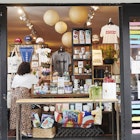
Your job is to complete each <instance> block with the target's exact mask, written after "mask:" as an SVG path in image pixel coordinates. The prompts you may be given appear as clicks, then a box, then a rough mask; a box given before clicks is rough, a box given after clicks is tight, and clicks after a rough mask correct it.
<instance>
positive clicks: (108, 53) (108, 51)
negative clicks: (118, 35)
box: [102, 46, 116, 64]
mask: <svg viewBox="0 0 140 140" xmlns="http://www.w3.org/2000/svg"><path fill="white" fill-rule="evenodd" d="M102 53H103V62H104V64H113V63H114V60H115V59H116V58H115V54H116V51H115V50H114V48H113V46H108V47H106V48H105V49H102Z"/></svg>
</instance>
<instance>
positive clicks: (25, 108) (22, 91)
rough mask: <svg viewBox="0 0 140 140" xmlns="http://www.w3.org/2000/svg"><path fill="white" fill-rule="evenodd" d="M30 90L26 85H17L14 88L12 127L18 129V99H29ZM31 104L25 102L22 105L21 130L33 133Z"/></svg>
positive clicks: (11, 114) (11, 110) (11, 115)
mask: <svg viewBox="0 0 140 140" xmlns="http://www.w3.org/2000/svg"><path fill="white" fill-rule="evenodd" d="M29 98H30V90H29V89H28V88H24V87H17V88H15V89H13V90H12V97H11V108H10V129H16V119H17V117H19V116H16V100H18V99H29ZM31 128H32V125H31V105H28V104H23V105H22V107H21V131H24V132H26V133H31Z"/></svg>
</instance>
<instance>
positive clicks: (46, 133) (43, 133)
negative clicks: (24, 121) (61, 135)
mask: <svg viewBox="0 0 140 140" xmlns="http://www.w3.org/2000/svg"><path fill="white" fill-rule="evenodd" d="M55 134H56V128H55V127H52V128H47V129H43V128H33V138H53V137H54V136H55Z"/></svg>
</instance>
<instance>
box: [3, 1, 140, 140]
mask: <svg viewBox="0 0 140 140" xmlns="http://www.w3.org/2000/svg"><path fill="white" fill-rule="evenodd" d="M9 3H11V2H9ZM24 3H25V2H24ZM42 3H44V2H42ZM51 3H52V2H51ZM74 3H75V2H73V3H71V4H70V5H73V4H74ZM120 3H123V2H120ZM36 4H37V3H36ZM83 4H85V3H83ZM98 4H100V2H99V3H97V5H98ZM104 4H106V5H108V4H109V3H104ZM13 5H14V4H13ZM37 5H38V4H37ZM42 5H43V4H42ZM46 5H50V4H46ZM52 5H53V4H52ZM63 5H65V4H63ZM78 5H80V4H78ZM114 5H115V4H114ZM118 5H119V6H120V13H119V14H120V15H119V16H120V19H119V20H120V25H119V28H120V60H121V61H120V62H121V63H120V65H121V67H120V71H121V72H120V75H121V76H120V78H121V85H120V86H121V115H120V116H121V126H120V128H121V139H122V140H129V139H135V140H137V139H139V138H138V137H139V134H140V133H139V120H137V119H138V118H133V117H139V113H138V111H139V110H138V109H139V107H138V106H137V104H138V105H139V102H135V101H133V102H132V105H131V100H132V98H133V99H134V100H139V96H138V95H137V93H138V91H139V89H137V88H136V87H134V86H136V85H138V83H139V81H134V82H138V83H137V84H136V85H133V88H135V89H134V90H133V92H136V94H135V95H136V96H137V97H135V95H133V96H132V95H131V94H132V93H131V86H132V84H131V82H132V81H131V80H130V79H131V78H130V77H129V76H128V75H130V74H131V75H136V74H137V75H138V74H139V71H138V70H136V69H134V68H133V67H134V66H133V67H131V71H132V69H133V72H130V60H129V59H128V58H130V56H131V57H132V58H133V59H134V60H135V58H136V55H138V51H139V49H138V48H139V47H138V45H137V44H139V42H137V44H133V43H132V44H130V39H129V36H131V33H130V35H129V32H130V31H129V30H130V26H131V24H132V26H135V27H134V28H133V29H135V30H136V32H135V33H132V35H133V36H132V40H139V37H138V36H134V35H135V34H136V35H137V34H138V31H139V28H137V26H139V25H137V24H138V23H139V5H138V4H137V5H129V4H118ZM5 6H7V4H6V5H5ZM5 6H2V8H1V16H0V21H1V35H0V40H2V41H1V45H0V46H1V47H0V49H1V51H0V52H1V54H0V59H1V63H0V67H1V70H0V71H1V86H0V87H1V88H0V90H1V102H0V103H1V114H3V115H1V120H0V122H1V123H0V127H1V138H0V139H7V132H6V131H5V130H7V124H8V122H7V112H6V111H5V110H7V106H6V104H7V103H6V102H7V101H6V94H5V93H7V81H6V80H5V79H7V66H6V65H5V64H6V63H7V48H6V47H4V46H7V27H6V26H5V25H7V19H6V17H7V14H6V11H7V9H6V7H5ZM129 22H130V25H129V24H128V23H129ZM131 22H134V23H131ZM137 22H138V23H137ZM80 30H81V29H78V31H80ZM133 37H136V38H133ZM88 45H90V44H88ZM128 46H129V48H131V49H128ZM73 51H75V50H73ZM137 60H138V59H137ZM137 64H138V63H137ZM137 64H135V61H133V63H132V64H131V65H135V66H136V65H137ZM137 69H138V68H137ZM94 78H96V77H94ZM137 78H138V77H137ZM137 80H139V79H137ZM61 92H62V91H61ZM132 106H133V107H136V108H133V110H132V109H131V108H132ZM135 111H136V112H135ZM131 112H132V113H131ZM133 113H134V114H133ZM5 116H6V117H5ZM133 119H134V120H133ZM136 123H137V124H136ZM135 125H136V126H135Z"/></svg>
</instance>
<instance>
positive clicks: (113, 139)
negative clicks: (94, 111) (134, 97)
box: [112, 103, 115, 140]
mask: <svg viewBox="0 0 140 140" xmlns="http://www.w3.org/2000/svg"><path fill="white" fill-rule="evenodd" d="M114 107H115V106H114V103H112V140H115V133H114V112H115V109H114Z"/></svg>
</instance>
